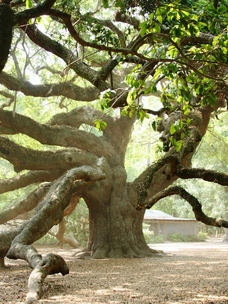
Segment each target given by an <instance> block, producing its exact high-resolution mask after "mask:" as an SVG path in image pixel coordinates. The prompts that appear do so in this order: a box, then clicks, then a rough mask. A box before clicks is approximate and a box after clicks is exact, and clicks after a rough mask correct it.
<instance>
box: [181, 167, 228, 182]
mask: <svg viewBox="0 0 228 304" xmlns="http://www.w3.org/2000/svg"><path fill="white" fill-rule="evenodd" d="M177 175H178V176H179V177H181V178H183V179H188V178H200V179H203V180H205V181H208V182H213V183H216V184H220V185H222V186H228V175H227V174H225V173H221V172H217V171H214V170H205V169H202V168H192V169H191V168H190V169H186V168H181V169H180V170H178V172H177Z"/></svg>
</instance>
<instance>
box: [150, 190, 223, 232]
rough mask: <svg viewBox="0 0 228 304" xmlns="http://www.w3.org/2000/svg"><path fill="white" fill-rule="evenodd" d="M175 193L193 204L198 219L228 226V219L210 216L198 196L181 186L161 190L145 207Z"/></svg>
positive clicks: (213, 224) (212, 224) (211, 224)
mask: <svg viewBox="0 0 228 304" xmlns="http://www.w3.org/2000/svg"><path fill="white" fill-rule="evenodd" d="M174 194H177V195H179V196H181V197H182V198H183V199H184V200H186V201H187V202H188V203H189V204H190V205H191V206H192V210H193V212H194V214H195V218H196V219H197V221H200V222H202V223H204V224H206V225H210V226H215V227H226V228H228V221H226V220H223V219H222V218H213V217H208V216H207V215H206V214H205V213H204V212H203V211H202V205H201V204H200V203H199V201H198V200H197V198H195V197H194V196H193V195H191V194H190V193H189V192H187V191H186V190H185V189H183V188H182V187H179V186H174V187H170V188H168V189H165V190H164V191H161V192H159V193H158V194H156V195H154V196H153V197H151V198H150V199H148V200H146V201H145V205H144V207H145V208H148V209H149V208H151V207H152V206H153V205H154V204H156V202H157V201H159V200H160V199H162V198H164V197H167V196H170V195H174Z"/></svg>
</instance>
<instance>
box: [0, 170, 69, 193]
mask: <svg viewBox="0 0 228 304" xmlns="http://www.w3.org/2000/svg"><path fill="white" fill-rule="evenodd" d="M64 171H65V170H50V171H43V170H38V171H35V170H34V171H29V172H27V173H24V174H22V175H16V176H15V177H12V178H8V179H7V178H6V179H3V180H2V179H1V180H0V194H1V193H5V192H8V191H13V190H16V189H19V188H23V187H26V186H28V185H31V184H36V183H42V182H52V181H53V180H55V179H56V178H58V177H59V176H60V175H62V174H63V173H64Z"/></svg>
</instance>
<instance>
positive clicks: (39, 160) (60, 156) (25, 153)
mask: <svg viewBox="0 0 228 304" xmlns="http://www.w3.org/2000/svg"><path fill="white" fill-rule="evenodd" d="M0 156H1V157H2V158H4V159H6V160H8V161H9V162H10V163H11V164H13V165H14V167H15V171H16V172H18V171H21V170H55V168H59V169H60V170H67V169H71V168H72V167H76V166H81V165H90V166H91V165H94V164H95V163H96V162H97V160H98V157H97V156H95V155H94V154H92V153H90V152H87V151H83V152H82V151H80V150H78V149H75V148H68V149H61V150H57V151H54V152H53V151H37V150H32V149H29V148H24V147H22V146H20V145H18V144H16V143H14V142H13V141H10V140H9V139H7V138H4V137H0Z"/></svg>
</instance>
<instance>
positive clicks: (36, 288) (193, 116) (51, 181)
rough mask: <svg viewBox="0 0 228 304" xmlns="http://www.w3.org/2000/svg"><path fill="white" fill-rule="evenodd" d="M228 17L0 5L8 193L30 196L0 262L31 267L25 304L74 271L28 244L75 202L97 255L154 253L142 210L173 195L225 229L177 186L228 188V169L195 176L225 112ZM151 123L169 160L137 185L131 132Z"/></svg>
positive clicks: (0, 218) (183, 11)
mask: <svg viewBox="0 0 228 304" xmlns="http://www.w3.org/2000/svg"><path fill="white" fill-rule="evenodd" d="M227 18H228V2H227V0H221V1H205V0H198V1H191V0H188V1H184V0H183V1H181V0H177V1H168V0H161V1H122V0H116V1H107V0H103V1H101V0H98V1H93V2H92V1H90V0H88V1H86V0H85V1H74V0H72V1H58V0H45V1H36V0H26V1H23V0H12V1H10V0H1V1H0V46H1V48H0V84H1V88H0V89H1V90H0V94H1V100H0V102H1V104H0V134H1V136H0V157H1V163H0V164H2V166H3V167H4V168H6V169H5V174H4V175H3V174H2V179H1V180H0V193H2V194H3V193H6V192H9V191H14V190H16V189H22V191H23V189H24V192H25V196H24V198H23V199H22V200H21V201H20V202H18V203H17V204H14V206H13V207H12V206H10V207H9V208H7V207H6V208H5V209H4V210H3V212H2V213H0V223H6V222H7V221H8V220H10V219H13V218H15V217H17V216H19V215H21V214H24V213H25V212H31V213H28V216H27V220H25V221H24V222H23V223H22V224H21V225H20V226H19V227H17V228H16V229H14V230H12V231H7V232H2V233H1V234H0V257H1V260H0V262H1V264H2V265H3V264H4V257H5V256H6V255H7V257H9V258H14V259H15V258H21V259H24V260H26V261H27V262H28V263H29V265H30V266H31V267H32V268H34V270H33V272H32V274H31V277H30V281H29V293H28V296H27V302H28V303H30V302H32V301H36V300H37V299H38V298H39V297H40V292H41V286H40V285H41V283H42V281H43V279H44V277H45V276H46V275H48V274H51V273H55V272H60V273H62V274H63V275H65V274H67V273H68V271H69V269H68V267H67V265H66V264H65V262H64V261H63V260H62V258H61V257H59V256H55V255H48V256H47V257H45V258H43V257H42V256H41V255H39V254H38V252H37V251H36V249H35V248H34V247H33V246H32V244H33V243H34V242H35V241H36V240H38V239H39V238H41V237H42V236H43V235H45V234H46V233H47V232H48V231H49V229H50V228H51V227H53V226H54V225H57V224H61V223H63V221H64V216H66V215H69V214H70V213H71V212H72V211H73V210H74V208H75V207H76V205H77V203H78V200H79V198H83V199H84V200H85V202H86V204H87V206H88V209H89V221H90V235H89V240H88V246H87V251H88V252H89V253H90V254H91V256H92V257H93V258H104V257H113V258H115V257H142V256H151V255H154V254H156V252H155V251H154V250H152V249H151V248H149V247H148V245H147V244H146V242H145V239H144V237H143V233H142V221H143V216H144V212H145V208H151V207H152V206H153V205H154V204H155V203H156V202H158V201H159V200H160V199H161V198H164V197H167V196H170V195H174V194H175V195H179V196H180V197H182V198H184V199H185V200H186V201H187V202H188V203H189V204H190V206H191V207H192V210H193V212H194V214H195V217H196V219H197V220H199V221H202V222H203V223H205V224H207V225H212V226H217V227H228V222H227V221H226V220H225V219H223V218H213V217H209V216H207V215H206V214H205V213H204V212H203V210H202V206H201V204H200V202H199V200H198V198H197V197H196V196H194V195H193V194H191V193H190V192H188V191H187V189H184V188H183V187H180V186H178V185H176V184H175V185H174V186H173V183H174V182H175V181H176V180H178V179H192V178H195V179H203V180H206V181H209V182H212V183H218V184H220V185H223V186H227V185H228V175H226V172H225V173H224V172H218V171H214V170H207V169H205V168H204V167H202V168H201V167H195V168H194V167H193V168H192V167H191V161H192V157H193V156H194V153H195V151H196V149H197V147H198V145H199V143H200V142H201V140H202V138H203V137H204V135H205V133H206V131H207V128H208V124H209V121H210V119H211V117H212V115H213V116H214V117H216V116H217V115H219V113H220V112H221V111H223V112H225V111H226V108H227V101H228V78H227V76H228V32H227V30H228V29H227ZM146 119H148V120H149V121H150V124H151V133H153V132H157V133H156V134H157V135H158V134H159V139H160V141H161V143H162V148H161V149H160V154H159V156H160V157H159V158H156V159H154V155H151V158H150V160H149V163H148V164H147V167H145V169H144V170H143V171H142V172H140V173H139V174H138V176H137V177H136V178H134V179H133V181H132V180H130V181H128V180H127V173H126V169H125V164H126V159H125V158H126V149H127V146H128V143H129V140H130V136H131V132H132V128H133V126H134V125H135V126H136V123H135V122H136V121H140V122H141V123H143V122H144V121H145V120H146ZM3 160H4V161H3ZM5 161H6V162H5ZM9 164H11V165H12V166H10V165H9ZM132 166H133V164H132ZM30 186H31V188H29V187H30ZM24 187H27V188H26V190H25V188H24ZM28 218H30V220H28ZM63 226H64V225H63ZM63 226H62V227H63ZM59 235H60V233H59ZM60 239H61V241H64V236H63V235H61V236H60ZM44 266H45V267H44ZM37 274H38V275H37ZM37 277H39V283H37V282H36V278H37ZM34 281H35V283H34Z"/></svg>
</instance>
